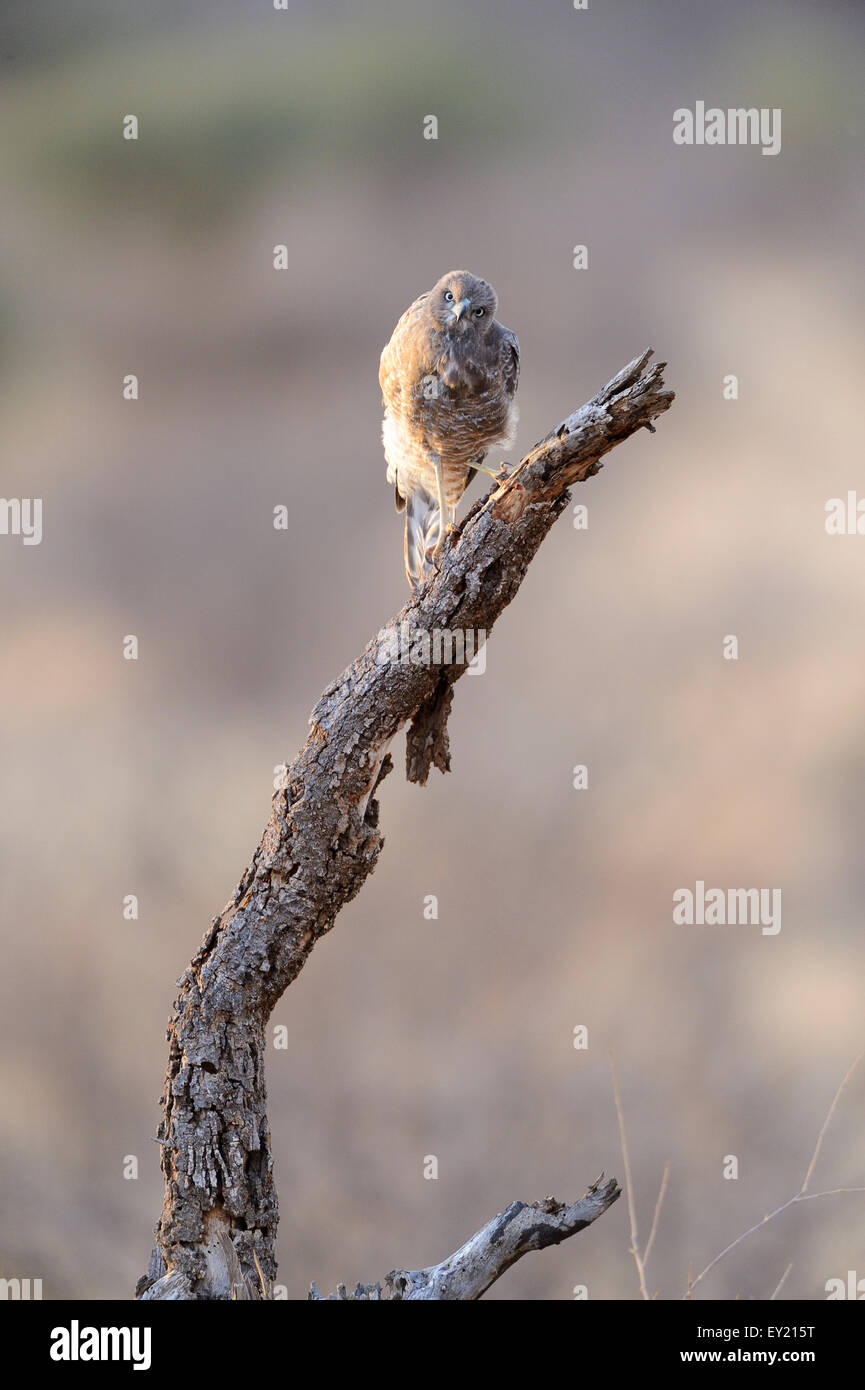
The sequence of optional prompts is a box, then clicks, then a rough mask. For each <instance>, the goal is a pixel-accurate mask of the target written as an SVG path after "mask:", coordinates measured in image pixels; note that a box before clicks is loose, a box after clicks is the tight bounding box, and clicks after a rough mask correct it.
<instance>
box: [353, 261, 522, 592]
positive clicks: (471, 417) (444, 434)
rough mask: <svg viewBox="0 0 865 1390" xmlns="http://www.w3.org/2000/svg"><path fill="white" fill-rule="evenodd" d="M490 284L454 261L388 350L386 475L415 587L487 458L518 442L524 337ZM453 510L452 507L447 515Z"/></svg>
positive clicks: (382, 377)
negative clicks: (505, 317) (501, 310)
mask: <svg viewBox="0 0 865 1390" xmlns="http://www.w3.org/2000/svg"><path fill="white" fill-rule="evenodd" d="M497 307H498V299H497V298H496V292H495V290H494V289H493V287H492V285H489V284H487V282H486V280H481V279H479V278H478V277H477V276H476V275H471V274H470V273H469V272H468V271H467V270H451V271H449V272H448V274H447V275H443V276H442V278H441V279H440V280H439V281H438V283H437V284H436V285H434V286H433V288H432V289H431V290H428V291H427V293H426V294H422V295H421V296H420V298H419V299H416V300H415V301H414V303H413V304H411V305H410V306H409V308H408V309H406V311H405V313H404V314H403V316H402V318H401V319H400V320H399V322H398V323H397V326H396V328H395V329H394V331H393V336H392V337H391V340H390V342H389V343H388V345H387V347H386V348H385V349H384V352H383V353H382V355H381V366H380V369H379V383H380V385H381V394H382V404H383V406H384V422H383V424H382V442H383V444H384V455H385V459H386V460H387V480H388V482H389V483H392V484H393V488H394V496H395V499H396V508H397V511H401V510H402V509H403V507H404V508H405V572H406V575H407V577H408V582H409V584H410V585H411V587H412V589H413V590H414V591H416V590H417V588H418V587H419V585H420V583H421V581H422V579H423V578H424V576H425V575H426V574H427V573H429V571H430V567H431V565H432V566H434V565H435V563H436V561H437V560H438V557H439V556H440V555H441V553H442V550H443V549H444V543H445V535H446V522H447V521H448V520H449V521H450V525H451V527H454V528H455V519H456V509H457V503H458V502H459V500H460V498H461V496H462V494H463V492H464V491H465V489H466V487H467V486H468V484H469V483H470V482H471V480H472V478H473V477H474V475H475V473H476V472H478V471H481V472H483V473H489V475H490V477H495V476H496V475H495V473H493V472H492V470H491V469H489V468H484V467H483V466H482V465H483V460H484V458H485V456H486V454H487V452H488V450H489V449H491V448H492V447H493V446H494V445H498V446H499V447H501V448H507V447H508V446H509V445H510V444H512V443H513V440H514V435H515V433H516V425H517V406H516V402H515V401H514V395H515V393H516V389H517V379H518V377H519V372H520V346H519V343H518V342H517V340H516V337H515V336H514V334H513V333H512V332H511V330H510V329H509V328H505V327H504V325H503V324H501V323H499V322H498V321H497V320H496V316H495V315H496V309H497ZM446 513H447V515H446Z"/></svg>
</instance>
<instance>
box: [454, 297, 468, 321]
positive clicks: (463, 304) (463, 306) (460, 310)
mask: <svg viewBox="0 0 865 1390" xmlns="http://www.w3.org/2000/svg"><path fill="white" fill-rule="evenodd" d="M471 307H472V302H471V300H470V299H461V300H460V301H459V302H458V303H457V304H455V305H454V307H453V308H452V309H451V313H452V314H453V316H454V318H455V319H461V318H462V316H463V314H467V313H468V311H469V309H470V308H471Z"/></svg>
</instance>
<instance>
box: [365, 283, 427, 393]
mask: <svg viewBox="0 0 865 1390" xmlns="http://www.w3.org/2000/svg"><path fill="white" fill-rule="evenodd" d="M428 299H429V290H427V291H425V293H424V294H420V295H418V297H417V299H415V300H414V301H413V302H412V303H411V304H410V305H409V306H408V308H407V309H406V311H405V313H404V314H401V315H400V317H399V319H398V320H397V324H396V328H395V329H394V330H393V333H392V334H391V336H390V342H389V343H388V344H387V345H386V347H385V348H384V350H383V351H382V354H381V360H380V362H379V368H378V383H379V386H380V387H381V395H382V405H383V406H384V407H385V408H387V405H388V392H390V393H391V396H392V397H398V396H399V395H400V394H401V380H400V379H401V376H402V374H403V366H404V364H406V363H407V362H408V360H409V359H410V357H411V356H412V355H413V351H414V350H415V349H416V345H417V335H416V334H415V333H414V331H413V330H414V325H415V323H416V321H417V319H418V316H419V315H420V312H421V310H422V308H423V306H424V304H426V301H427V300H428Z"/></svg>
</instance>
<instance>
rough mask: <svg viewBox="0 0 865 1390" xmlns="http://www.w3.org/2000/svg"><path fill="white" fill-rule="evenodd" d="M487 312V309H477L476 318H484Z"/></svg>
mask: <svg viewBox="0 0 865 1390" xmlns="http://www.w3.org/2000/svg"><path fill="white" fill-rule="evenodd" d="M485 313H486V310H485V309H475V318H476V319H482V318H483V316H484V314H485Z"/></svg>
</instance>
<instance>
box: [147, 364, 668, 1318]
mask: <svg viewBox="0 0 865 1390" xmlns="http://www.w3.org/2000/svg"><path fill="white" fill-rule="evenodd" d="M650 357H651V351H647V352H645V353H643V354H642V355H641V356H640V357H637V358H635V360H634V361H633V362H631V363H630V364H629V365H628V366H627V367H625V368H624V369H623V370H622V371H621V372H619V374H618V375H617V376H616V377H614V378H613V380H612V381H611V382H609V383H608V385H607V386H605V387H604V388H603V390H601V391H599V392H598V394H597V395H596V396H595V397H594V398H593V399H592V400H591V401H589V402H588V403H587V404H586V405H584V406H582V407H581V409H579V410H577V411H575V412H574V413H573V414H572V415H569V416H568V418H567V419H566V420H564V421H563V422H562V423H561V424H560V425H559V426H558V427H557V428H556V429H554V430H552V431H551V432H550V434H548V435H547V436H546V437H545V438H544V439H543V440H541V441H540V443H539V444H537V445H536V446H535V447H534V448H533V449H532V450H531V452H530V453H529V454H527V455H526V457H525V458H524V459H523V461H522V462H521V463H520V464H519V465H518V466H517V467H516V468H515V469H513V470H512V471H511V472H510V473H508V474H507V476H503V480H502V481H501V482H500V483H498V485H496V486H494V487H493V488H492V489H491V491H490V493H489V494H488V495H487V496H486V497H484V498H481V499H480V500H479V501H478V502H477V503H476V504H475V506H474V507H473V508H472V510H471V512H470V513H469V515H468V516H467V518H466V519H465V521H464V522H463V523H462V527H461V529H460V534H459V535H458V536H453V537H452V538H451V539H450V541H449V543H448V545H447V548H446V550H445V553H444V555H443V557H442V562H441V568H440V571H439V572H438V573H437V574H436V575H434V576H433V578H432V579H431V580H430V581H428V583H427V584H426V585H425V587H424V588H423V590H422V591H421V593H420V594H419V595H418V596H417V597H413V598H411V599H410V600H409V602H408V603H407V604H406V605H405V607H404V608H403V609H402V611H401V612H400V613H399V614H398V615H397V616H396V617H395V618H393V619H392V620H391V622H390V623H389V624H388V625H387V627H386V628H383V629H381V631H380V632H379V633H378V634H377V636H376V637H374V638H373V639H372V640H371V641H370V642H369V643H368V644H367V646H366V648H365V649H364V651H363V652H362V653H361V655H360V656H359V657H358V658H357V660H356V661H354V662H352V664H351V665H350V666H349V667H347V668H346V670H345V671H343V673H342V675H341V676H339V678H338V679H337V680H335V681H334V682H333V683H332V684H331V685H329V686H328V687H327V689H326V690H325V691H324V693H323V694H322V696H321V698H320V699H319V701H318V704H317V705H316V706H315V708H314V710H313V711H312V715H311V717H310V726H311V729H310V734H309V737H308V738H307V741H306V743H305V744H304V746H303V748H302V749H301V750H300V752H299V753H298V755H297V757H296V758H295V759H294V761H293V762H292V763H291V765H290V766H289V767H288V768H287V769H286V773H285V776H284V779H283V782H282V785H281V786H280V788H279V789H278V790H277V791H276V793H275V794H274V797H273V802H272V809H271V816H270V820H269V822H268V824H267V827H266V829H265V831H264V834H263V836H262V838H261V842H260V844H259V845H258V848H257V849H256V850H255V853H254V854H253V856H252V861H251V863H250V864H249V865H248V867H247V869H246V870H245V872H244V874H243V877H242V878H241V880H240V883H239V884H238V886H237V889H236V890H235V893H234V895H233V897H232V898H231V899H230V901H229V902H228V903H227V904H226V906H225V907H224V908H223V910H222V912H221V913H220V914H219V916H217V917H215V918H214V919H213V922H212V923H211V926H210V928H209V930H208V931H207V933H206V934H205V937H204V940H203V941H202V944H201V947H200V949H199V951H198V953H197V954H196V956H195V957H194V959H193V960H192V961H191V963H190V965H189V967H188V969H187V970H186V971H185V973H184V975H183V976H182V978H181V979H180V980H179V982H178V984H179V994H178V997H177V1000H176V1003H175V1005H174V1010H173V1013H172V1017H171V1020H170V1022H169V1027H168V1043H169V1058H168V1069H167V1074H166V1078H165V1089H164V1095H163V1114H162V1120H161V1123H160V1126H159V1131H158V1137H159V1140H160V1142H161V1153H162V1171H163V1177H164V1202H163V1210H162V1216H161V1219H160V1221H159V1224H158V1226H157V1228H156V1246H155V1248H154V1250H153V1253H152V1255H151V1259H150V1264H149V1268H148V1271H147V1274H146V1275H145V1276H143V1277H142V1279H141V1280H139V1284H138V1288H137V1294H138V1296H139V1297H142V1296H143V1297H148V1298H204V1299H213V1298H217V1299H222V1298H231V1297H232V1296H234V1297H236V1296H237V1293H236V1290H237V1288H238V1287H239V1285H240V1284H241V1283H242V1284H244V1285H245V1287H246V1288H247V1289H248V1290H250V1291H254V1290H256V1289H259V1290H263V1289H266V1288H267V1287H269V1285H270V1283H271V1282H272V1281H273V1279H274V1276H275V1273H276V1268H275V1262H274V1241H275V1236H276V1225H277V1197H276V1190H275V1187H274V1182H273V1164H272V1158H271V1149H270V1135H269V1132H268V1128H267V1116H266V1110H265V1100H266V1093H265V1078H264V1057H265V1028H266V1025H267V1020H268V1018H269V1017H270V1014H271V1012H272V1010H273V1008H274V1006H275V1005H276V1003H277V1001H278V1000H279V999H280V997H281V996H282V994H283V993H284V991H285V989H286V988H287V987H288V985H290V984H291V982H292V980H294V979H295V977H296V976H297V974H298V973H299V971H300V970H301V969H302V968H303V966H304V964H305V963H306V960H307V958H308V956H309V953H310V951H311V950H312V948H313V946H314V945H315V943H316V941H317V940H318V939H319V938H320V937H321V936H323V935H324V934H325V932H327V931H329V930H330V928H331V927H332V926H333V923H334V920H335V918H336V915H337V913H338V912H339V910H340V908H342V907H343V906H344V905H345V904H346V903H348V902H350V901H351V899H352V898H353V897H354V896H355V894H356V893H357V892H358V891H359V889H360V888H361V886H362V885H363V883H364V881H365V879H366V878H367V876H368V875H369V874H370V873H371V872H372V870H373V869H374V868H375V865H376V863H377V861H378V857H379V854H380V853H381V849H382V845H383V839H382V836H381V833H380V831H379V824H378V817H379V807H378V802H377V800H376V796H375V793H376V791H377V789H378V787H379V785H380V783H381V781H382V779H383V778H384V776H386V774H387V773H388V772H389V771H390V770H391V767H392V764H391V759H390V756H389V753H388V750H389V748H390V746H391V744H392V743H393V740H394V738H395V737H396V736H397V734H398V733H399V732H400V730H401V729H403V728H405V727H406V726H409V728H408V738H407V758H406V767H407V775H408V777H409V779H410V780H412V781H417V782H425V781H426V779H427V777H428V775H429V771H430V769H431V768H432V767H434V766H435V767H438V768H439V769H440V770H441V771H447V769H448V768H449V766H450V753H449V748H448V736H447V717H448V713H449V710H450V707H451V703H452V700H453V693H454V692H453V686H454V683H455V681H456V680H457V679H458V678H459V677H460V676H461V675H462V674H463V672H464V671H465V670H466V664H465V663H464V662H462V663H451V664H447V662H446V661H445V662H442V661H437V660H435V659H424V646H423V642H424V641H425V640H427V638H429V637H430V635H431V636H432V637H434V636H435V633H436V632H440V633H441V632H451V633H452V632H461V633H468V632H470V633H472V634H476V633H481V632H483V633H484V634H486V635H487V636H488V635H489V633H490V632H491V631H492V629H493V626H494V624H495V621H496V619H497V618H498V616H499V614H500V613H501V612H502V610H503V609H504V608H505V607H506V606H507V604H509V603H510V601H511V599H512V598H513V597H514V595H515V594H516V592H517V589H518V588H519V586H520V583H521V582H522V579H523V576H524V575H525V572H526V569H527V567H528V565H529V563H530V561H531V560H532V558H533V556H534V555H535V553H536V551H537V549H538V547H539V545H540V544H541V541H542V540H543V539H544V537H545V535H546V534H547V532H548V531H549V529H550V527H551V526H552V524H553V522H554V521H555V520H556V518H557V517H558V516H559V515H560V513H561V512H562V511H563V510H564V508H565V507H566V506H567V504H568V501H569V493H568V488H569V487H570V486H572V485H573V484H574V483H577V482H583V481H585V479H587V478H590V477H592V475H593V474H595V473H597V472H598V470H599V469H600V467H601V459H602V458H603V456H604V455H605V454H607V453H608V452H609V451H610V450H611V449H612V448H614V447H615V445H617V444H620V443H621V442H622V441H623V440H624V439H627V438H628V437H629V436H630V435H632V434H634V433H635V432H636V431H637V430H639V429H643V428H646V429H650V430H651V429H653V426H652V421H653V419H654V418H655V417H656V416H658V415H660V414H662V413H663V412H664V411H665V410H667V409H669V407H670V405H671V404H672V401H673V393H672V392H670V391H666V390H665V389H664V381H663V368H664V366H665V364H664V363H655V364H652V365H649V359H650ZM406 634H408V647H409V648H410V649H411V650H412V651H414V652H415V656H416V658H418V659H408V660H404V659H396V658H397V657H398V656H399V655H400V653H402V655H403V656H405V654H406V650H407V644H406ZM424 634H426V635H427V636H426V637H424ZM421 639H423V640H421ZM418 641H420V647H418V645H417V643H418ZM433 652H435V645H434V644H433ZM588 1195H589V1194H587V1198H586V1199H584V1200H588ZM595 1196H597V1193H595ZM611 1200H614V1199H611ZM578 1205H579V1204H578ZM608 1205H609V1203H608ZM513 1210H514V1208H513V1207H511V1208H509V1209H508V1211H509V1212H513ZM527 1210H534V1209H529V1208H525V1207H522V1206H521V1207H520V1211H519V1213H517V1215H519V1216H521V1215H522V1214H523V1213H525V1212H526V1211H527ZM567 1210H571V1209H570V1208H568V1209H567ZM542 1214H543V1215H545V1216H551V1215H552V1214H553V1213H551V1212H544V1213H542ZM598 1214H599V1213H598ZM505 1215H507V1213H506V1214H505ZM502 1219H503V1218H497V1220H502ZM592 1219H594V1218H592ZM526 1220H529V1218H526ZM515 1222H516V1217H512V1218H510V1219H509V1222H508V1226H509V1227H510V1225H512V1224H514V1223H515ZM487 1229H489V1228H485V1230H487ZM519 1229H521V1226H520V1225H519V1224H514V1236H515V1237H516V1233H517V1231H518V1230H519ZM566 1234H570V1232H566ZM482 1235H483V1232H480V1233H479V1234H478V1236H476V1237H474V1240H478V1239H479V1238H480V1237H481V1236H482ZM559 1238H563V1236H562V1237H559ZM471 1244H472V1242H469V1245H471ZM532 1248H534V1247H532ZM229 1249H231V1250H233V1252H234V1255H233V1256H229V1255H228V1254H227V1251H228V1250H229ZM464 1249H468V1247H464ZM459 1253H460V1252H458V1254H459ZM519 1253H522V1251H520V1252H519ZM452 1258H456V1257H452ZM514 1258H516V1256H514ZM503 1267H506V1266H503ZM438 1268H441V1267H438ZM238 1271H239V1274H238ZM499 1272H501V1271H499ZM421 1273H422V1274H424V1273H425V1274H426V1275H430V1271H421ZM418 1277H420V1276H418ZM494 1277H498V1276H497V1275H494ZM442 1278H444V1276H442ZM446 1283H447V1281H446V1280H445V1285H446ZM445 1285H442V1284H441V1280H439V1282H438V1284H437V1283H436V1282H435V1281H434V1280H433V1281H432V1282H430V1281H429V1280H428V1282H427V1285H426V1286H425V1287H439V1286H442V1287H443V1286H445ZM474 1286H475V1285H472V1287H474ZM451 1287H454V1285H451ZM466 1287H468V1285H467V1286H466ZM249 1296H255V1295H254V1292H250V1293H249ZM391 1296H394V1295H391ZM401 1296H405V1295H401ZM410 1296H411V1297H439V1296H442V1297H462V1296H465V1297H477V1296H478V1294H465V1295H455V1294H432V1293H420V1292H414V1293H411V1294H410Z"/></svg>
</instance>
